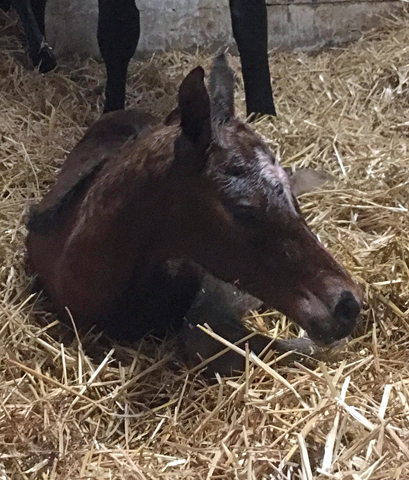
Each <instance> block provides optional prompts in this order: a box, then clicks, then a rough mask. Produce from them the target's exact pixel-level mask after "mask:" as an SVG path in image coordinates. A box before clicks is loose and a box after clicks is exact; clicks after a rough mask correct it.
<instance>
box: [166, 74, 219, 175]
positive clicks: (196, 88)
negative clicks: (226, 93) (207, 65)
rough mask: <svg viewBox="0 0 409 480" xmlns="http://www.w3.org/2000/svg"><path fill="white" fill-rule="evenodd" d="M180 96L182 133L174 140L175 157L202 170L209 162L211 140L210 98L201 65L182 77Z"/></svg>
mask: <svg viewBox="0 0 409 480" xmlns="http://www.w3.org/2000/svg"><path fill="white" fill-rule="evenodd" d="M178 100H179V102H178V103H179V104H178V108H177V110H178V115H180V127H181V130H182V134H181V135H180V137H179V138H178V139H177V141H176V144H175V154H176V155H175V161H176V163H179V164H180V163H181V162H183V164H184V166H185V167H188V169H189V170H200V169H201V168H203V167H204V165H205V163H206V159H207V155H206V151H207V149H208V147H209V145H210V141H211V126H210V100H209V95H208V93H207V90H206V87H205V84H204V70H203V68H202V67H196V68H195V69H194V70H192V71H191V72H190V73H189V74H188V75H187V77H186V78H185V79H184V80H183V82H182V84H181V85H180V88H179V96H178ZM187 162H189V163H190V165H187Z"/></svg>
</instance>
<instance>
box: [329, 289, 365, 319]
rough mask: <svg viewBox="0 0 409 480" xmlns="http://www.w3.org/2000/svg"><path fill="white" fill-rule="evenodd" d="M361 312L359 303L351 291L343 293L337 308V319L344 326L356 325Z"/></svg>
mask: <svg viewBox="0 0 409 480" xmlns="http://www.w3.org/2000/svg"><path fill="white" fill-rule="evenodd" d="M360 310H361V305H360V304H359V302H358V301H357V300H356V298H355V297H354V295H353V294H352V293H351V292H350V291H348V290H346V291H344V292H342V294H341V298H340V300H339V301H338V303H337V305H336V307H335V318H336V319H337V320H339V321H340V322H342V323H344V324H348V323H355V320H356V317H357V316H358V315H359V312H360Z"/></svg>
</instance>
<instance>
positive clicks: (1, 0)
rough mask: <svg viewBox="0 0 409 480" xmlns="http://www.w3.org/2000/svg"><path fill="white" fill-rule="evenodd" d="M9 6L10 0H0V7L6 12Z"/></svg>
mask: <svg viewBox="0 0 409 480" xmlns="http://www.w3.org/2000/svg"><path fill="white" fill-rule="evenodd" d="M10 8H11V1H10V0H0V9H1V10H4V11H5V12H8V11H9V10H10Z"/></svg>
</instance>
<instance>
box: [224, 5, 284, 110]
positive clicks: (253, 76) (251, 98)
mask: <svg viewBox="0 0 409 480" xmlns="http://www.w3.org/2000/svg"><path fill="white" fill-rule="evenodd" d="M229 1H230V13H231V20H232V26H233V35H234V38H235V40H236V43H237V46H238V49H239V52H240V58H241V64H242V70H243V80H244V89H245V92H246V105H247V114H248V115H250V114H251V113H261V114H269V115H275V114H276V111H275V107H274V100H273V92H272V89H271V81H270V71H269V67H268V47H267V45H268V31H267V7H266V3H265V0H229Z"/></svg>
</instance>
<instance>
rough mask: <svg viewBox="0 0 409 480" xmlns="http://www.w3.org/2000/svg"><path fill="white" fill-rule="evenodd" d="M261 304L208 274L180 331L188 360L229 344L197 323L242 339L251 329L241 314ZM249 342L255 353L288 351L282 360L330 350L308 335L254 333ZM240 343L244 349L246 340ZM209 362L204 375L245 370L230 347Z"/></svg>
mask: <svg viewBox="0 0 409 480" xmlns="http://www.w3.org/2000/svg"><path fill="white" fill-rule="evenodd" d="M261 306H262V302H261V301H260V300H258V299H257V298H254V297H252V296H251V295H248V294H246V293H243V292H240V291H239V290H238V289H236V288H235V287H233V286H232V285H230V284H227V283H224V282H222V281H220V280H218V279H216V278H214V277H212V276H211V275H208V274H206V275H205V276H204V279H203V283H202V289H201V290H200V292H199V293H198V294H197V295H196V298H195V301H194V303H193V305H192V307H191V308H190V310H189V311H188V313H187V315H186V323H185V326H184V329H183V331H182V332H181V334H180V342H181V347H182V350H183V352H184V354H185V356H186V360H187V362H188V363H190V364H192V363H193V364H199V363H201V361H202V360H206V359H209V358H211V357H212V356H214V355H216V354H218V353H220V352H221V351H222V350H224V349H225V348H226V347H225V345H223V344H222V343H221V342H219V341H218V340H216V339H214V338H212V337H211V336H210V335H208V334H207V333H205V332H203V331H202V330H201V329H200V328H199V327H197V325H198V324H199V325H204V324H207V325H208V326H209V327H210V328H211V330H213V332H215V333H216V334H218V335H220V336H221V337H223V338H224V339H226V340H228V341H229V342H230V343H236V342H240V340H242V339H243V338H245V337H247V336H249V335H250V333H251V332H250V331H249V330H248V329H247V328H246V327H245V326H244V325H243V324H242V322H241V320H242V318H243V317H244V316H245V315H246V314H248V313H249V312H250V310H257V309H259V308H260V307H261ZM246 342H247V343H248V345H249V349H250V351H252V352H254V353H255V354H256V355H260V354H261V353H262V352H263V351H268V350H272V351H274V352H275V354H276V356H281V355H283V354H287V355H285V356H284V358H283V359H282V361H281V362H280V364H289V363H292V362H294V361H303V360H304V359H305V358H307V357H309V358H311V357H314V358H315V359H325V358H327V357H328V352H329V350H328V348H321V347H319V346H317V345H316V344H314V342H312V341H311V340H310V339H309V338H307V337H304V338H295V339H289V340H278V339H277V340H274V339H272V338H271V337H267V336H265V335H262V334H255V335H254V336H252V337H251V338H249V339H248V340H247V341H246ZM239 346H240V347H241V348H243V349H244V342H242V343H241V344H240V345H239ZM290 352H291V353H290ZM206 366H207V369H206V371H205V375H208V376H211V375H213V374H214V373H216V372H218V373H219V374H221V375H231V374H232V373H233V372H235V371H236V372H237V371H238V372H242V371H244V368H245V358H244V357H243V356H242V355H240V354H239V353H236V352H234V351H233V350H229V351H227V352H226V353H224V354H223V355H221V356H219V357H218V358H216V359H214V360H212V361H211V362H210V363H208V364H207V365H206Z"/></svg>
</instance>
